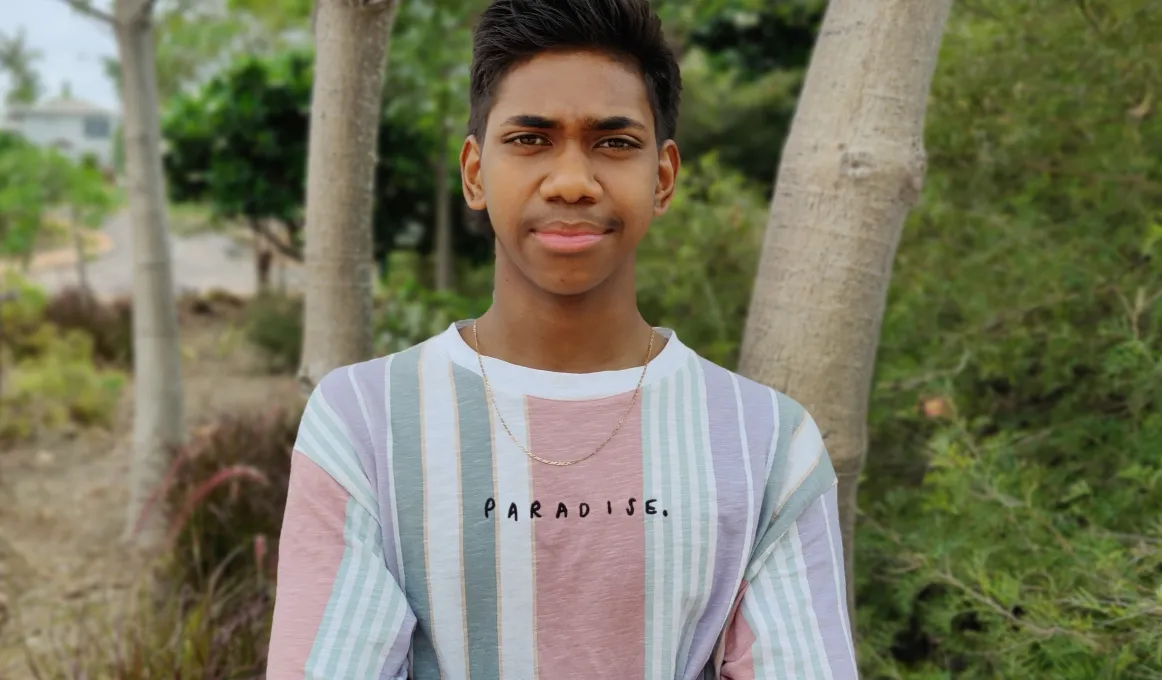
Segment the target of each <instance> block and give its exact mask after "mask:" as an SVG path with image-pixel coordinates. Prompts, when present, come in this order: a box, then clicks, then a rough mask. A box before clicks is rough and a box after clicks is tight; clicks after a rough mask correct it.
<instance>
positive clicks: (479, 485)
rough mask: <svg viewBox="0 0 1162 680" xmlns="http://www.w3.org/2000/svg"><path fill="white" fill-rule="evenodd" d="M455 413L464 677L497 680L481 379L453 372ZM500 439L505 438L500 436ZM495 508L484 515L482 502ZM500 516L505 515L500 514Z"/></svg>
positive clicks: (492, 483) (493, 519)
mask: <svg viewBox="0 0 1162 680" xmlns="http://www.w3.org/2000/svg"><path fill="white" fill-rule="evenodd" d="M452 370H453V376H454V380H455V383H456V400H457V413H458V414H459V418H460V423H459V427H460V477H461V479H462V480H463V487H464V493H463V498H462V500H461V502H462V509H461V512H462V513H463V517H464V535H463V539H462V541H463V559H464V605H465V607H466V609H467V622H468V632H469V641H468V676H469V677H470V678H472V680H498V679H499V677H500V659H499V653H500V641H499V639H498V637H497V636H498V618H497V601H496V600H497V595H496V593H497V582H496V527H497V522H498V521H499V520H498V519H497V514H498V511H497V509H496V507H495V505H496V477H495V475H494V474H493V455H492V429H491V424H490V421H489V413H488V412H489V409H490V406H489V403H488V399H487V396H486V395H485V393H484V382H483V381H482V380H481V379H480V376H478V375H476V374H475V373H473V372H471V371H469V370H468V369H466V368H461V367H459V366H456V367H454V368H453V369H452ZM502 436H505V437H507V436H508V435H507V434H505V433H503V432H502ZM490 499H491V501H492V505H493V506H494V507H493V508H492V509H491V510H490V511H489V514H488V516H487V517H486V516H485V507H486V503H487V502H488V501H489V500H490ZM500 516H501V517H503V514H502V515H500Z"/></svg>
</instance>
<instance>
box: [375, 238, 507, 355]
mask: <svg viewBox="0 0 1162 680" xmlns="http://www.w3.org/2000/svg"><path fill="white" fill-rule="evenodd" d="M421 263H422V260H420V259H419V258H417V257H416V256H415V255H414V254H411V253H395V254H393V255H392V261H391V262H390V263H389V264H388V267H387V270H388V276H387V279H386V280H385V283H384V286H383V287H382V289H381V290H380V291H379V292H378V293H377V295H376V301H375V326H374V332H375V351H376V354H379V355H383V354H391V353H394V352H400V351H403V350H405V349H407V348H408V347H412V346H413V345H416V344H418V343H420V342H423V341H424V340H427V339H428V338H430V337H432V336H434V335H438V334H439V333H442V332H443V331H445V330H447V328H448V326H450V325H451V324H452V322H454V321H459V320H462V319H474V318H476V317H478V316H480V315H481V314H483V313H484V312H485V310H487V309H488V306H489V305H490V304H491V303H492V267H491V266H490V265H489V266H484V267H481V268H479V269H477V270H475V271H473V272H470V273H469V281H462V284H463V285H462V286H461V287H462V289H463V290H471V291H488V293H487V294H486V295H479V294H478V295H474V296H469V295H465V294H462V293H457V292H454V291H435V290H431V289H429V288H427V287H425V286H424V285H423V284H421V283H420V278H419V276H418V275H417V269H418V268H419V266H420V264H421Z"/></svg>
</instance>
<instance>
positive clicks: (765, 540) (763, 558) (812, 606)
mask: <svg viewBox="0 0 1162 680" xmlns="http://www.w3.org/2000/svg"><path fill="white" fill-rule="evenodd" d="M780 401H783V400H780ZM780 406H781V407H782V408H783V409H784V410H789V409H791V408H793V407H798V405H797V404H794V403H793V402H790V401H789V400H787V401H785V402H783V403H782V404H780ZM783 415H785V414H783ZM797 416H798V417H797V418H795V419H793V420H794V422H793V426H791V427H787V428H786V430H785V431H784V432H780V437H783V438H785V439H789V440H790V442H789V444H787V445H786V446H785V447H782V446H780V447H779V448H780V449H781V450H780V451H779V452H778V453H776V456H775V458H776V466H777V471H778V472H780V473H781V474H779V477H780V478H781V481H780V482H779V483H778V484H777V485H774V484H773V485H772V486H777V487H778V488H768V498H767V499H766V502H764V506H767V505H768V504H770V506H771V507H772V508H774V510H773V511H770V512H767V513H764V515H766V516H768V517H769V520H768V521H767V523H766V524H765V528H764V530H763V531H761V532H759V536H758V540H757V542H756V544H755V549H754V552H753V553H752V556H751V561H750V564H749V565H748V566H747V569H746V573H745V577H744V580H743V583H742V587H741V588H740V590H739V594H738V596H737V598H736V601H735V609H734V611H733V612H732V614H731V616H730V619H729V621H728V622H727V626H726V630H725V631H724V633H723V637H722V641H721V645H720V647H719V655H718V659H717V665H718V667H719V669H720V671H719V672H720V675H719V676H718V677H720V678H722V679H723V680H776V679H778V680H856V679H857V678H858V673H857V670H856V662H855V651H854V649H853V646H852V637H851V624H850V622H849V620H848V613H847V593H846V586H845V583H844V568H843V544H842V538H841V536H840V532H839V511H838V504H837V497H836V486H835V472H834V470H833V469H832V467H831V462H830V459H829V458H828V456H827V452H826V450H825V449H824V447H823V439H822V437H821V436H820V433H819V429H818V428H817V427H816V426H815V423H814V421H812V420H811V417H810V416H809V415H807V414H806V413H805V412H802V411H801V408H800V410H799V413H798V414H797ZM780 420H781V421H783V423H784V424H787V423H788V422H789V421H790V420H792V419H788V418H786V417H781V418H780ZM773 481H774V480H773V479H772V482H773Z"/></svg>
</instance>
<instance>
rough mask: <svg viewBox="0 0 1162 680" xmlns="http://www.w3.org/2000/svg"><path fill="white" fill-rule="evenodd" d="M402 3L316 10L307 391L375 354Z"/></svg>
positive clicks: (303, 370)
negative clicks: (381, 141) (383, 162)
mask: <svg viewBox="0 0 1162 680" xmlns="http://www.w3.org/2000/svg"><path fill="white" fill-rule="evenodd" d="M396 4H397V3H396V0H317V1H316V6H315V45H316V47H315V80H314V86H313V92H312V99H311V125H310V130H311V132H310V147H309V148H310V152H309V158H308V161H307V217H306V221H307V224H306V229H307V234H306V236H307V238H306V253H305V255H306V273H307V289H306V297H305V305H304V307H305V309H304V320H303V336H304V337H303V359H302V366H301V367H300V370H299V379H300V381H301V384H302V386H303V388H304V389H305V390H310V389H312V388H313V387H314V385H315V384H317V383H318V382H319V380H321V379H322V377H323V376H324V375H326V374H327V373H328V372H329V371H331V370H333V369H335V368H337V367H339V366H343V365H346V364H351V363H355V362H359V361H363V360H366V359H367V358H369V357H370V356H371V353H372V335H371V291H372V285H371V284H372V280H373V279H372V277H373V275H374V273H375V263H374V262H373V261H372V258H371V257H370V255H369V254H370V253H371V252H372V240H371V211H372V201H373V195H374V189H375V165H376V157H375V152H374V149H376V148H378V137H379V124H380V117H381V115H382V111H381V104H382V98H383V79H384V75H385V73H386V71H387V46H388V40H389V39H390V37H391V27H392V24H393V23H394V21H395V13H396V11H395V10H396Z"/></svg>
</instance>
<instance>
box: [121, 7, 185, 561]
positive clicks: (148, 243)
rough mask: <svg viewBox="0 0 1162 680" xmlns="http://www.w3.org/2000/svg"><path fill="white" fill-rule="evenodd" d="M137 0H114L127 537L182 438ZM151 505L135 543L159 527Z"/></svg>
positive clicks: (143, 24)
mask: <svg viewBox="0 0 1162 680" xmlns="http://www.w3.org/2000/svg"><path fill="white" fill-rule="evenodd" d="M142 10H143V5H142V3H141V2H140V0H117V3H116V6H115V14H114V16H115V19H116V24H115V26H114V28H115V31H116V34H117V47H118V53H119V56H120V58H121V74H122V77H121V97H122V108H123V109H124V116H125V120H124V135H125V169H126V174H127V176H128V177H127V179H128V189H129V213H130V219H131V220H132V222H133V256H134V257H133V260H134V265H133V267H134V268H133V342H134V350H133V385H134V388H133V389H134V412H133V464H132V468H131V470H130V479H129V508H128V517H127V523H126V536H127V537H128V536H131V535H132V531H133V529H134V527H135V525H136V524H137V521H138V519H139V517H140V516H141V513H142V511H143V509H145V508H146V501H147V499H148V498H149V496H150V495H151V494H152V493H154V492H155V491H156V490H157V488H158V486H159V485H160V483H161V481H162V477H163V475H164V473H165V470H166V468H167V467H168V465H169V460H170V453H171V451H172V450H173V449H174V448H175V447H177V446H180V445H181V443H182V442H183V440H184V436H185V423H184V399H183V394H182V375H181V350H180V339H179V335H178V318H177V305H176V304H175V295H174V280H173V267H172V264H171V262H172V259H171V246H170V240H169V229H168V226H167V224H166V213H165V189H164V185H163V179H162V178H163V175H162V164H161V125H160V122H159V119H158V99H157V75H156V72H155V66H154V42H153V40H154V38H153V26H152V23H151V19H152V17H151V13H150V12H149V11H148V5H147V6H145V11H142ZM161 510H162V508H161V503H159V502H154V503H152V504H150V506H149V508H148V512H147V514H146V515H145V516H144V518H143V519H144V521H143V523H142V526H141V528H142V531H141V532H140V533H139V534H138V538H139V542H140V543H142V544H144V545H150V544H151V543H152V540H153V539H154V538H156V534H157V531H158V530H159V529H160V527H161V519H162V518H161Z"/></svg>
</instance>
